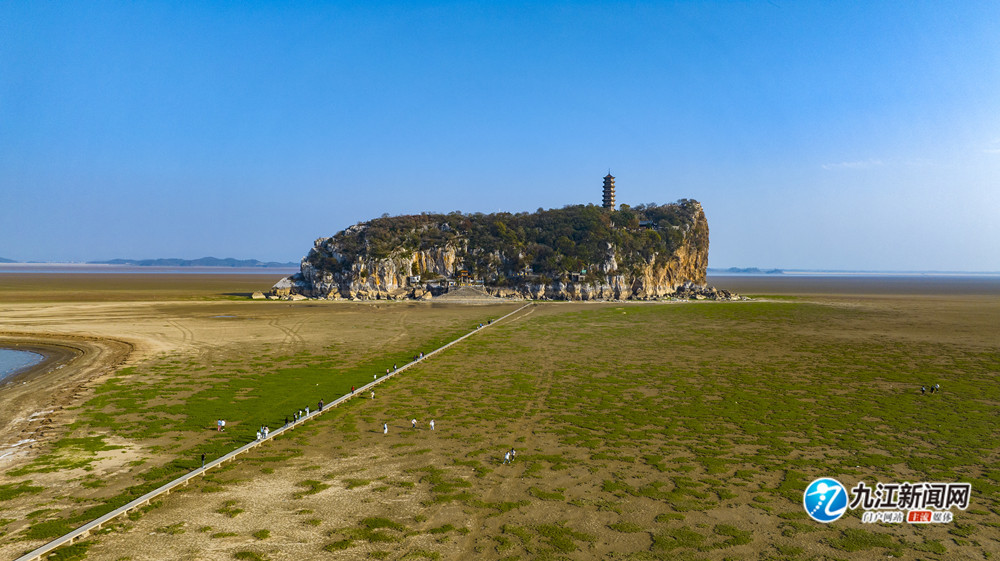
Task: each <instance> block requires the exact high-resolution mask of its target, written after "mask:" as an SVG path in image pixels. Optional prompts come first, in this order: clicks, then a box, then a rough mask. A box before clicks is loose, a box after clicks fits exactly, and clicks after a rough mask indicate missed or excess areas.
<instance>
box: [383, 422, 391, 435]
mask: <svg viewBox="0 0 1000 561" xmlns="http://www.w3.org/2000/svg"><path fill="white" fill-rule="evenodd" d="M382 434H389V423H382Z"/></svg>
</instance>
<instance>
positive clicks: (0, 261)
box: [0, 257, 17, 263]
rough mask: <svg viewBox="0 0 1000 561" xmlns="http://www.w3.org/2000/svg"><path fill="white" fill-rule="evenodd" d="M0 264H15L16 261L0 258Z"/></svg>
mask: <svg viewBox="0 0 1000 561" xmlns="http://www.w3.org/2000/svg"><path fill="white" fill-rule="evenodd" d="M0 263H17V261H14V260H13V259H4V258H3V257H0Z"/></svg>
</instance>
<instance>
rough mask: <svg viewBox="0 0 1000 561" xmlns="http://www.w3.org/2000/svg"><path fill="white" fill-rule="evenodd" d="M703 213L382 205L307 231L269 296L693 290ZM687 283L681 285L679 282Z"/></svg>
mask: <svg viewBox="0 0 1000 561" xmlns="http://www.w3.org/2000/svg"><path fill="white" fill-rule="evenodd" d="M707 267H708V221H707V220H706V218H705V213H704V211H703V209H702V207H701V204H700V203H698V202H697V201H692V200H681V201H678V202H677V203H673V204H670V205H662V206H658V205H641V206H638V207H635V208H630V207H628V206H627V205H622V206H621V208H620V209H619V210H607V209H604V208H601V207H596V206H593V205H587V206H570V207H565V208H562V209H552V210H547V211H543V210H539V211H538V212H536V213H520V214H509V213H498V214H469V215H467V214H461V213H451V214H447V215H445V214H421V215H413V216H397V217H383V218H379V219H376V220H372V221H369V222H366V223H360V224H357V225H355V226H352V227H350V228H347V229H346V230H344V231H342V232H339V233H337V234H336V235H334V236H332V237H329V238H320V239H318V240H316V242H315V244H314V246H313V248H312V250H310V251H309V254H308V255H306V257H304V258H303V259H302V264H301V270H300V272H299V273H297V274H295V275H293V276H290V277H287V278H285V279H282V280H281V281H280V282H278V283H277V284H276V285H274V287H273V289H272V293H271V296H272V297H276V298H293V297H295V298H301V297H309V298H327V299H339V298H350V299H405V298H430V297H431V296H433V295H438V294H442V293H445V292H447V291H448V290H449V289H452V288H453V287H455V286H460V285H472V286H481V287H482V291H483V292H485V293H486V294H490V295H493V296H499V297H505V298H531V299H553V300H610V299H643V300H645V299H656V298H662V297H666V296H671V295H674V294H676V293H677V291H678V289H682V291H687V293H690V295H691V296H692V297H693V296H694V294H695V293H700V294H704V295H707V296H708V297H725V298H728V297H730V295H729V294H728V293H725V292H724V291H723V292H719V291H711V290H708V291H706V290H701V292H699V291H698V287H703V286H704V283H705V271H706V269H707ZM687 293H685V294H687Z"/></svg>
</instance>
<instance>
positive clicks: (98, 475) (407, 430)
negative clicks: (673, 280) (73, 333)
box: [0, 280, 1000, 560]
mask: <svg viewBox="0 0 1000 561" xmlns="http://www.w3.org/2000/svg"><path fill="white" fill-rule="evenodd" d="M739 282H740V281H739V280H734V281H733V283H732V284H720V286H721V287H723V288H736V289H737V290H740V289H741V288H742V287H740V286H738V283H739ZM754 282H756V281H754ZM799 286H801V285H799ZM881 286H882V285H875V286H874V287H870V288H871V290H858V289H852V291H850V292H844V291H843V290H842V287H843V285H840V290H841V291H840V292H838V291H837V290H836V289H835V290H831V289H830V288H829V287H825V288H824V287H819V288H817V287H816V286H814V287H813V288H812V289H810V290H788V289H787V288H786V289H785V290H784V292H785V295H784V297H781V298H772V299H768V300H767V301H755V302H739V303H725V304H722V303H677V304H540V305H537V306H535V307H533V308H531V309H530V311H527V312H522V314H521V315H519V316H516V317H515V318H512V320H511V321H509V322H506V323H503V324H498V325H495V326H493V327H492V328H491V329H489V330H487V331H484V332H482V333H479V334H477V335H476V336H475V337H473V338H472V339H470V340H468V341H466V342H464V343H462V344H460V345H458V346H457V347H454V348H452V349H450V350H449V351H447V352H446V353H444V354H442V355H440V356H438V357H434V358H433V359H432V360H430V361H427V362H426V363H424V364H422V365H420V366H419V367H416V368H414V369H411V370H409V371H407V372H406V373H405V374H404V375H403V376H401V377H399V378H397V379H395V380H393V381H391V382H389V383H388V384H387V385H384V386H382V387H381V388H380V389H379V390H378V393H377V396H376V398H375V399H374V400H373V399H367V398H366V399H358V400H352V401H351V402H350V403H349V404H347V405H345V406H342V407H340V408H338V409H335V410H331V411H329V412H328V413H327V414H325V415H324V416H323V417H322V418H320V419H318V420H316V421H313V422H310V423H309V424H308V425H306V426H303V427H301V428H299V429H297V430H296V431H294V433H293V434H291V435H290V436H288V437H282V438H280V439H278V440H276V441H274V442H273V443H270V444H268V445H267V446H266V447H265V449H264V450H263V451H261V452H259V453H253V454H250V455H248V456H246V457H245V459H244V460H241V461H239V462H237V463H235V464H232V465H229V466H226V467H225V468H223V469H222V470H219V471H216V472H214V473H212V474H211V475H209V476H208V477H206V478H205V479H204V480H203V481H201V482H199V483H198V484H194V485H192V486H190V487H188V488H187V489H186V490H185V491H184V492H182V493H179V494H172V495H171V496H169V497H168V498H165V499H164V500H163V501H162V502H161V503H160V504H158V505H156V506H155V508H151V509H149V511H148V512H146V513H144V514H143V515H141V516H136V517H134V518H135V519H134V520H127V521H123V522H122V523H121V524H119V525H117V526H116V527H115V528H113V529H110V530H109V531H108V532H107V533H105V534H103V535H100V536H95V537H92V538H90V539H89V540H88V542H86V543H85V544H84V545H81V546H79V547H78V548H77V552H83V553H84V554H85V555H86V558H87V559H133V560H140V559H164V558H185V559H224V558H236V559H273V560H279V559H365V558H368V559H466V558H481V559H598V558H608V559H727V558H729V559H762V560H764V559H789V560H797V559H873V558H886V557H893V558H902V559H954V558H969V559H987V558H991V557H992V558H996V556H997V555H998V554H1000V494H998V491H1000V469H998V468H997V465H998V464H997V462H998V459H1000V458H998V451H1000V431H998V429H997V410H998V405H1000V388H998V387H997V379H996V377H997V373H998V372H1000V350H998V348H997V341H1000V325H998V324H997V322H996V318H997V317H1000V298H998V295H997V294H996V293H995V292H994V293H989V292H988V291H987V292H986V293H985V294H984V293H980V292H975V293H969V294H952V293H947V292H944V291H936V290H931V291H927V292H924V293H921V292H920V291H919V290H917V291H911V292H910V293H908V294H907V295H906V296H905V297H901V296H899V295H898V294H895V293H892V291H884V290H882V289H881ZM758 288H759V289H758ZM769 288H774V287H773V285H772V286H770V287H768V286H757V285H754V286H753V288H751V290H753V291H754V292H761V293H771V294H775V293H777V292H781V290H769ZM835 288H836V287H835ZM880 292H881V294H880ZM0 293H2V292H0ZM790 293H794V295H793V296H787V295H788V294H790ZM775 295H776V296H782V295H781V294H775ZM48 306H50V305H48V304H47V305H46V306H45V307H48ZM149 306H150V308H149V310H147V312H146V313H147V314H149V316H150V319H149V320H148V323H149V324H150V325H152V324H159V323H163V324H166V325H169V321H167V319H166V318H167V317H169V318H173V319H171V320H170V321H176V322H179V323H180V324H181V325H188V326H192V327H189V329H190V331H191V334H190V336H189V337H188V338H184V336H182V335H179V334H180V333H181V332H182V331H183V330H177V331H176V332H175V331H166V332H164V334H167V333H172V334H173V336H174V337H176V336H181V339H182V340H181V341H173V340H171V341H168V343H160V346H167V347H170V348H172V349H173V350H172V351H171V352H170V353H168V354H163V353H160V354H157V353H148V354H147V355H146V356H144V357H143V358H142V360H137V361H134V363H133V364H132V365H131V366H130V367H128V368H125V369H120V370H117V371H115V372H113V373H111V374H109V375H108V376H105V377H103V378H101V379H99V380H95V382H94V383H93V384H92V385H91V387H90V389H89V390H88V391H87V393H86V395H85V396H83V397H81V399H80V404H79V408H78V409H75V410H74V415H75V419H74V421H73V422H72V423H70V424H68V425H67V426H68V427H69V430H68V432H65V433H64V434H62V436H61V437H60V439H59V440H56V441H54V442H51V443H50V444H49V445H48V446H47V447H45V448H44V450H45V452H44V454H39V455H36V456H34V457H32V458H26V459H24V460H23V461H22V462H21V464H20V465H19V466H18V467H17V468H15V469H8V470H7V471H6V473H5V474H4V476H3V477H4V478H5V481H4V485H3V486H0V518H3V519H5V520H8V522H6V524H5V525H0V531H3V528H6V531H7V535H6V536H4V537H3V538H0V539H2V540H4V541H3V542H0V554H2V553H4V552H20V551H23V550H25V549H28V548H29V546H31V545H34V544H37V543H41V542H40V541H37V540H40V539H42V538H43V536H47V535H50V534H56V533H58V532H60V531H62V530H63V529H64V528H65V527H67V526H68V525H71V523H70V522H67V520H73V519H74V517H76V518H79V519H82V517H85V516H86V515H88V509H91V510H90V511H89V514H94V513H95V512H97V511H99V510H100V509H102V508H107V506H106V505H107V504H109V503H113V502H114V501H115V500H117V499H116V498H118V497H122V496H127V495H129V494H130V493H131V492H137V489H136V487H142V486H143V485H145V484H148V482H150V481H153V480H155V479H157V478H159V477H168V476H169V475H170V474H173V473H176V472H179V471H182V470H185V469H189V468H190V467H193V465H194V464H193V462H194V461H195V460H194V456H195V455H197V454H200V453H201V452H202V451H208V452H209V453H216V452H217V451H221V450H223V449H225V448H226V447H227V446H230V447H231V446H234V445H235V444H236V443H237V442H238V441H239V440H240V439H245V438H247V437H248V436H249V432H252V431H253V430H254V427H255V426H256V425H257V424H259V423H261V422H270V423H271V424H272V425H274V424H278V422H279V421H278V420H277V419H280V418H281V417H282V416H283V415H284V410H286V409H287V408H288V407H293V408H294V407H297V406H298V405H297V404H299V403H303V401H305V403H311V402H312V401H314V398H309V397H308V396H309V395H310V392H309V391H308V390H309V389H310V388H309V387H308V384H309V383H320V384H324V386H323V389H326V388H329V391H331V392H335V391H338V390H339V391H341V392H342V391H343V390H346V389H347V386H349V385H351V382H350V380H353V379H355V378H354V377H356V378H357V379H358V380H359V385H360V383H361V382H363V381H367V380H370V377H369V372H371V371H372V370H373V369H384V366H383V365H384V364H386V363H387V359H389V360H388V362H392V361H393V360H395V358H389V357H405V356H408V355H412V353H413V352H414V349H416V348H423V349H427V348H429V346H430V345H434V344H435V343H436V342H437V341H441V340H444V339H447V338H448V337H451V336H452V335H454V334H456V333H458V332H462V331H465V330H467V329H468V327H469V325H470V323H471V322H476V321H481V319H476V318H483V317H497V316H499V315H500V314H501V313H502V311H503V310H509V309H513V306H506V307H498V308H483V307H461V306H455V307H442V308H434V307H430V306H426V305H424V306H419V305H413V304H392V305H382V306H370V305H360V306H359V305H352V304H347V305H341V304H334V305H318V304H307V305H296V306H291V307H289V306H288V305H287V304H284V303H274V302H263V303H261V302H224V301H223V302H217V301H206V302H190V303H168V304H156V303H152V304H149ZM161 306H165V307H163V308H161ZM133 307H134V304H133ZM28 308H30V306H28ZM85 308H86V307H85ZM501 308H502V309H501ZM219 310H228V311H226V312H225V313H220V312H219ZM22 314H23V315H22V317H31V314H29V313H28V311H27V310H22ZM217 315H237V316H239V317H242V318H244V319H243V320H242V321H244V323H242V324H241V325H240V327H239V328H236V329H232V330H229V331H226V332H225V333H218V332H214V331H212V328H211V326H212V325H214V324H213V322H212V321H210V320H211V319H213V317H212V316H217ZM4 317H5V318H6V317H7V316H6V315H5V316H4ZM250 317H253V318H256V319H255V320H254V321H250V320H249V319H247V318H250ZM320 318H322V319H320ZM400 318H402V319H400ZM214 319H215V320H216V321H219V320H228V319H234V318H214ZM196 320H197V321H196ZM272 321H274V322H276V323H277V324H278V325H281V326H283V327H285V328H290V327H291V326H293V325H298V328H297V329H296V330H295V332H296V333H298V334H299V337H300V339H295V338H291V339H286V338H285V335H280V334H279V332H280V331H282V330H281V329H277V328H276V327H273V326H272V327H266V328H265V327H264V326H271V323H270V322H272ZM137 323H138V324H139V325H143V324H142V322H137ZM196 325H197V326H200V327H197V328H195V327H194V326H196ZM255 326H256V327H255ZM334 326H339V327H334ZM39 327H40V328H41V326H39ZM255 329H261V330H263V331H261V339H262V340H259V341H255V343H254V344H253V345H249V342H250V341H254V339H253V338H252V335H248V334H252V333H253V332H254V330H255ZM268 329H271V330H272V331H271V336H272V337H273V340H268V337H267V336H266V335H264V333H266V332H267V330H268ZM139 332H140V333H145V336H146V337H149V338H151V339H153V340H156V339H157V336H156V335H155V334H153V333H152V329H150V330H149V331H148V332H144V331H142V330H141V329H140V330H139ZM208 333H215V335H213V336H212V337H209V336H208V335H207V334H208ZM319 333H322V334H324V335H323V336H319V335H317V334H319ZM209 339H211V340H212V341H213V344H212V345H207V344H205V343H207V341H208V340H209ZM343 341H351V343H348V344H345V343H344V342H343ZM199 342H200V343H199ZM366 343H367V344H366ZM150 346H151V347H153V348H157V347H156V345H153V344H150ZM334 372H335V373H336V374H334ZM934 383H940V384H941V387H942V390H943V391H942V392H941V393H939V394H935V395H921V393H920V391H919V387H920V385H921V384H927V385H930V384H934ZM313 387H314V388H315V386H313ZM366 397H367V396H366ZM305 403H303V405H304V404H305ZM218 404H225V406H226V407H231V408H232V409H231V410H232V411H238V414H237V415H235V417H234V418H246V421H245V422H246V426H245V428H244V427H243V424H242V423H241V424H236V426H235V427H234V430H232V431H231V432H230V433H226V436H225V437H223V438H220V436H221V435H218V434H217V433H213V432H211V431H210V430H206V429H207V428H209V427H210V425H211V423H212V422H214V419H215V418H216V417H217V416H218V415H220V413H219V412H218ZM272 411H280V413H272ZM255 415H256V416H255ZM258 417H259V418H261V419H263V420H260V421H258V420H257V419H258ZM272 417H274V418H275V420H271V418H272ZM251 418H252V419H253V420H251ZM411 418H416V419H418V421H419V424H418V428H417V429H415V430H414V429H412V428H411V427H410V422H409V419H411ZM430 419H434V420H435V421H436V430H434V431H431V430H429V427H428V425H427V423H428V421H429V420H430ZM383 422H386V423H388V424H389V434H388V435H383V434H382V423H383ZM115 446H121V447H122V448H114V447H115ZM511 447H514V448H516V449H517V451H518V454H517V456H516V459H515V461H514V463H513V464H512V465H501V459H502V455H503V452H504V451H505V450H507V449H509V448H511ZM118 455H120V456H123V457H128V458H131V460H129V462H128V463H127V464H124V465H123V464H122V463H121V461H120V460H118V461H117V462H118V463H116V460H115V458H116V457H117V456H118ZM74 462H77V463H74ZM80 462H83V464H82V465H80V464H79V463H80ZM49 468H54V469H55V471H47V470H48V469H49ZM88 468H89V470H88ZM820 476H831V477H835V478H837V479H839V480H840V481H841V482H843V483H844V484H845V485H848V486H852V485H853V484H854V483H857V482H858V481H861V480H864V481H866V482H867V483H868V484H869V485H874V484H875V483H876V482H902V481H910V482H918V481H968V482H971V483H972V484H973V495H972V503H971V505H970V507H969V509H968V510H967V511H955V518H956V521H955V522H954V523H951V524H941V525H927V526H917V525H906V524H904V525H881V524H880V525H869V524H862V523H861V522H860V517H859V515H860V511H852V512H850V513H849V514H848V515H847V516H845V518H843V519H841V520H839V521H837V522H835V523H833V524H829V525H821V524H818V523H814V522H813V521H812V520H810V519H808V517H807V516H806V514H805V513H804V511H803V509H802V491H803V489H804V488H805V486H806V485H807V484H808V483H809V481H811V480H812V479H814V478H816V477H820ZM60 482H71V483H72V485H70V486H66V485H63V486H60V484H59V483H60ZM130 488H131V489H130ZM94 509H96V510H94ZM0 523H2V521H0ZM26 538H28V539H26ZM67 555H68V554H67Z"/></svg>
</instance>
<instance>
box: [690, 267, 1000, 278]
mask: <svg viewBox="0 0 1000 561" xmlns="http://www.w3.org/2000/svg"><path fill="white" fill-rule="evenodd" d="M708 275H709V276H716V277H931V278H933V277H970V278H993V277H1000V271H980V272H970V271H827V270H812V269H771V270H767V271H764V270H757V271H754V270H751V269H739V270H733V269H714V268H709V269H708Z"/></svg>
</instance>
